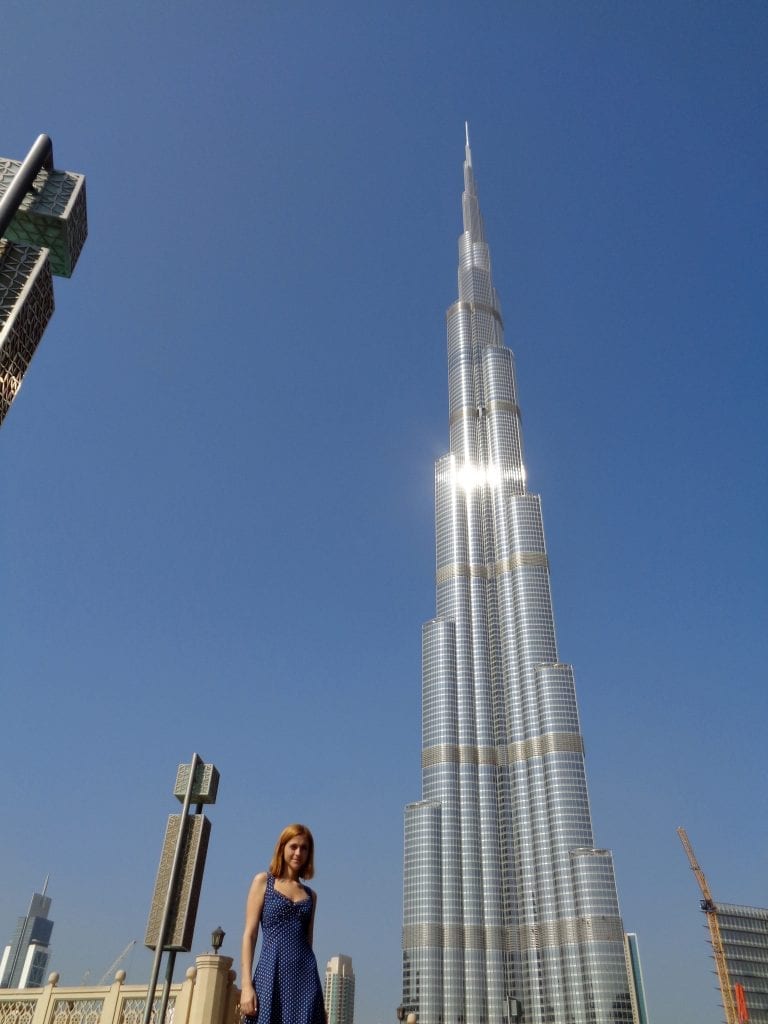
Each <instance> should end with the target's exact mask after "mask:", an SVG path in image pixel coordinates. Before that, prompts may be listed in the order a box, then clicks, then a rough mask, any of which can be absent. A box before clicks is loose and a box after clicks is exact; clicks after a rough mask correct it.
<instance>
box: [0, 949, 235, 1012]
mask: <svg viewBox="0 0 768 1024" xmlns="http://www.w3.org/2000/svg"><path fill="white" fill-rule="evenodd" d="M58 982H59V975H58V974H57V973H56V971H54V972H53V973H52V974H51V975H50V976H49V978H48V984H47V985H46V986H45V987H44V988H21V989H7V988H6V989H0V1024H142V1021H143V1019H144V1007H145V1006H146V1001H147V986H146V985H126V984H125V971H118V972H117V974H116V975H115V980H114V982H113V983H112V984H111V985H90V986H79V987H77V988H60V987H59V984H58ZM239 998H240V993H239V990H238V989H237V988H236V987H235V972H234V971H233V970H232V957H229V956H218V955H215V954H204V955H202V956H198V957H196V958H195V966H194V967H190V968H189V970H188V971H187V974H186V978H185V980H184V981H183V982H181V983H180V984H177V985H172V986H171V991H170V998H169V1000H168V1009H167V1012H166V1015H165V1024H239V1020H240V1016H239V1013H238V1003H239ZM159 1005H160V989H159V988H158V991H157V994H156V996H155V1005H154V1013H153V1015H152V1019H151V1020H152V1024H156V1022H155V1014H156V1013H157V1012H158V1010H159Z"/></svg>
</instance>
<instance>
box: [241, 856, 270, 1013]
mask: <svg viewBox="0 0 768 1024" xmlns="http://www.w3.org/2000/svg"><path fill="white" fill-rule="evenodd" d="M266 891H267V873H266V871H262V872H261V873H260V874H258V875H256V877H255V878H254V880H253V881H252V882H251V888H250V889H249V890H248V899H247V900H246V903H245V928H244V929H243V948H242V957H241V961H240V968H241V979H240V983H241V984H240V989H241V992H240V1010H241V1012H242V1013H243V1014H245V1015H249V1016H250V1015H252V1014H255V1013H256V1011H257V1009H258V1007H257V1005H256V992H255V990H254V988H253V980H252V975H253V951H254V950H255V949H256V939H257V938H258V935H259V921H261V912H262V910H263V909H264V894H265V893H266Z"/></svg>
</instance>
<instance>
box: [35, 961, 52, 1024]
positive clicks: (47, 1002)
mask: <svg viewBox="0 0 768 1024" xmlns="http://www.w3.org/2000/svg"><path fill="white" fill-rule="evenodd" d="M58 983H59V972H58V971H53V972H52V973H51V974H49V975H48V984H47V985H46V986H45V988H44V989H43V990H42V991H41V992H40V995H39V996H38V997H37V1005H36V1006H35V1014H34V1016H33V1018H32V1024H45V1021H46V1020H47V1019H48V1015H49V1010H50V1009H51V1002H52V1001H53V994H54V993H53V990H54V989H55V988H56V986H57V985H58Z"/></svg>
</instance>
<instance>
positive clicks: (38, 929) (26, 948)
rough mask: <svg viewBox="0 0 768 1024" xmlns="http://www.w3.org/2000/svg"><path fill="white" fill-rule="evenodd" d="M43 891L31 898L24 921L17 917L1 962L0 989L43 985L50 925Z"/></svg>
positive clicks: (48, 905) (46, 900)
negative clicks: (14, 929) (11, 936)
mask: <svg viewBox="0 0 768 1024" xmlns="http://www.w3.org/2000/svg"><path fill="white" fill-rule="evenodd" d="M47 888H48V879H47V878H46V880H45V885H44V886H43V891H42V892H41V893H40V892H36V893H34V894H33V896H32V902H31V903H30V904H29V910H28V911H27V914H26V917H20V918H19V919H18V921H17V924H16V931H15V932H14V933H13V938H12V939H11V941H10V942H9V943H8V945H7V946H6V947H5V949H4V950H3V955H2V959H0V988H39V987H40V986H41V985H43V984H45V969H46V967H47V966H48V960H49V958H50V955H51V954H50V950H49V948H48V944H49V943H50V941H51V932H52V931H53V921H49V920H48V911H49V910H50V909H51V898H50V896H46V895H45V891H46V889H47Z"/></svg>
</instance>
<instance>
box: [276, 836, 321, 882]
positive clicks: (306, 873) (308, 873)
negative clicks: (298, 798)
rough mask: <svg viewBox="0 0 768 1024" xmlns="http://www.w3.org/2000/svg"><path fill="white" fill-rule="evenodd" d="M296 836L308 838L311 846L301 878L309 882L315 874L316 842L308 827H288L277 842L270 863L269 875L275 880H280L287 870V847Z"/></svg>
mask: <svg viewBox="0 0 768 1024" xmlns="http://www.w3.org/2000/svg"><path fill="white" fill-rule="evenodd" d="M296 836H306V837H307V843H308V844H309V854H308V856H307V861H306V863H305V865H304V867H303V868H302V869H301V877H302V878H306V879H307V880H309V879H310V878H311V877H312V876H313V875H314V873H315V840H314V838H313V836H312V833H311V832H310V831H309V829H308V828H307V826H306V825H299V824H295V825H286V827H285V828H284V829H283V831H282V832H281V833H280V838H279V839H278V840H277V845H276V846H275V852H274V853H273V854H272V860H271V861H270V862H269V873H270V874H271V875H274V877H275V878H280V877H281V876H282V874H283V871H284V870H285V845H286V843H288V842H289V841H290V840H291V839H294V838H295V837H296Z"/></svg>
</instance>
